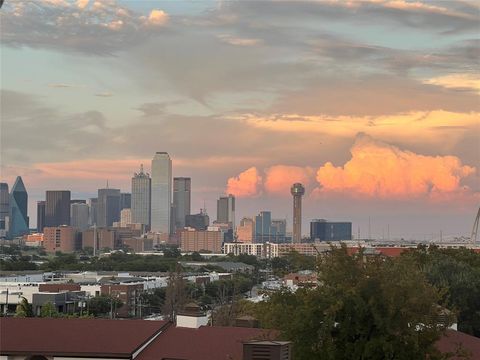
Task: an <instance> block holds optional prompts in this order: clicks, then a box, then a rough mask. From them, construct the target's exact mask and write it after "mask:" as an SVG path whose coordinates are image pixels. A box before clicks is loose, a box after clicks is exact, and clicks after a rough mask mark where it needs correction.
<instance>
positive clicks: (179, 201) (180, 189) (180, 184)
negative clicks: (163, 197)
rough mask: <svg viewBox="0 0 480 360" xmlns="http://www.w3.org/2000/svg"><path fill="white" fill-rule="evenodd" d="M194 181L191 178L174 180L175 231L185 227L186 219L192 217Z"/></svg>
mask: <svg viewBox="0 0 480 360" xmlns="http://www.w3.org/2000/svg"><path fill="white" fill-rule="evenodd" d="M191 186H192V180H191V179H190V178H189V177H176V178H173V211H174V218H175V230H176V229H183V228H184V227H185V217H186V216H187V215H190V201H191Z"/></svg>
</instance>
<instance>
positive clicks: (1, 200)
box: [0, 183, 10, 230]
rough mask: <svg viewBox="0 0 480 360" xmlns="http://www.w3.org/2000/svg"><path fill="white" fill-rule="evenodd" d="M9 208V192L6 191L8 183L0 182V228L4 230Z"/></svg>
mask: <svg viewBox="0 0 480 360" xmlns="http://www.w3.org/2000/svg"><path fill="white" fill-rule="evenodd" d="M9 209H10V194H9V193H8V184H7V183H0V230H4V229H5V228H6V227H7V226H6V224H5V221H6V219H8V213H9Z"/></svg>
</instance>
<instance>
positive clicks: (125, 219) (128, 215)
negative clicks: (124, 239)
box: [120, 208, 132, 227]
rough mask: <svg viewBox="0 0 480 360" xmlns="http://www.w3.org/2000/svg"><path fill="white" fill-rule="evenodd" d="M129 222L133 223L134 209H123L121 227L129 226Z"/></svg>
mask: <svg viewBox="0 0 480 360" xmlns="http://www.w3.org/2000/svg"><path fill="white" fill-rule="evenodd" d="M129 224H132V209H130V208H125V209H122V211H120V227H127V226H128V225H129Z"/></svg>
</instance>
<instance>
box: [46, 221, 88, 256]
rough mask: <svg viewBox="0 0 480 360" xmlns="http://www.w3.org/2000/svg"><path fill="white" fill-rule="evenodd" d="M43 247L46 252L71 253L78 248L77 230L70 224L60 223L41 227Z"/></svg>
mask: <svg viewBox="0 0 480 360" xmlns="http://www.w3.org/2000/svg"><path fill="white" fill-rule="evenodd" d="M43 247H44V248H45V251H46V252H49V253H54V252H56V251H61V252H63V253H71V252H74V251H75V250H79V249H80V241H79V237H78V236H77V231H76V229H74V228H73V227H71V226H67V225H62V226H56V227H45V228H44V229H43Z"/></svg>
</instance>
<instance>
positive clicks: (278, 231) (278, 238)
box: [272, 219, 287, 243]
mask: <svg viewBox="0 0 480 360" xmlns="http://www.w3.org/2000/svg"><path fill="white" fill-rule="evenodd" d="M286 235H287V220H286V219H273V220H272V241H273V242H275V243H282V242H285V236H286Z"/></svg>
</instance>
